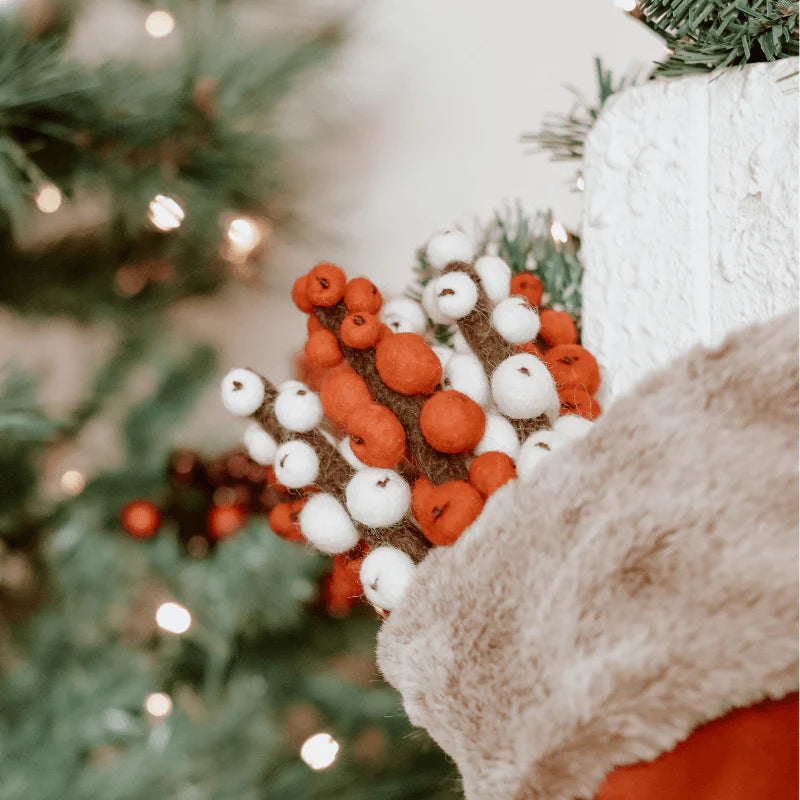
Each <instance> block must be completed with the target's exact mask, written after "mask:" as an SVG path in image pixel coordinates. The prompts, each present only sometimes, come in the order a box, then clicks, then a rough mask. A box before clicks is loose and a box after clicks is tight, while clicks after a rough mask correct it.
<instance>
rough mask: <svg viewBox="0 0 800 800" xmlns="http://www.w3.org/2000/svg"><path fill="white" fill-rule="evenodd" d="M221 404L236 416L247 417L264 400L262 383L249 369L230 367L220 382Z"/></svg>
mask: <svg viewBox="0 0 800 800" xmlns="http://www.w3.org/2000/svg"><path fill="white" fill-rule="evenodd" d="M220 388H221V393H222V404H223V405H224V406H225V408H226V409H228V411H230V413H231V414H235V415H236V416H237V417H249V416H250V415H251V414H254V413H255V412H256V411H257V410H258V409H259V408H260V406H261V404H262V403H263V402H264V384H263V382H262V380H261V378H260V377H259V376H258V375H256V373H255V372H253V371H252V370H249V369H241V368H238V369H232V370H231V371H230V372H229V373H228V374H227V375H226V376H225V377H224V378H223V379H222V384H221V387H220Z"/></svg>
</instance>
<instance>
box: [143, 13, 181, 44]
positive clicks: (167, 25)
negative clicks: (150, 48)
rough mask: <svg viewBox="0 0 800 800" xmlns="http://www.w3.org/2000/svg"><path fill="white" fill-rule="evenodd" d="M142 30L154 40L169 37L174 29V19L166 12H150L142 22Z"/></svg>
mask: <svg viewBox="0 0 800 800" xmlns="http://www.w3.org/2000/svg"><path fill="white" fill-rule="evenodd" d="M144 29H145V30H146V31H147V32H148V33H149V34H150V35H151V36H152V37H153V38H154V39H162V38H163V37H164V36H169V35H170V34H171V33H172V31H173V30H174V29H175V17H173V16H172V14H170V13H169V12H168V11H163V10H161V9H159V10H158V11H151V12H150V13H149V14H148V15H147V19H146V20H145V21H144Z"/></svg>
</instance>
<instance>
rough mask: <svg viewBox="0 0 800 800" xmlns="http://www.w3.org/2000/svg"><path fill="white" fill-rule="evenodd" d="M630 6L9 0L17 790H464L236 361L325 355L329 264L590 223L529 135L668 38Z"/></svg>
mask: <svg viewBox="0 0 800 800" xmlns="http://www.w3.org/2000/svg"><path fill="white" fill-rule="evenodd" d="M621 4H622V6H624V5H625V3H624V0H621ZM618 5H619V4H618ZM618 5H617V6H615V4H614V2H612V0H600V1H598V0H574V1H573V2H571V3H570V4H569V5H568V6H567V5H565V4H563V3H556V2H551V3H530V2H520V1H519V0H498V1H497V2H494V3H491V4H487V3H463V2H456V0H437V1H436V2H430V0H428V2H422V0H406V2H404V3H395V2H389V0H373V2H371V3H369V4H360V3H352V4H348V3H345V2H329V3H322V2H297V1H296V0H295V1H293V2H288V0H287V2H252V3H234V2H230V3H228V2H219V3H211V2H205V1H204V0H184V2H177V1H176V2H169V3H166V2H165V3H163V4H162V3H156V4H153V3H150V2H136V1H135V0H133V1H132V2H117V0H96V2H90V1H89V0H86V1H85V2H70V1H69V0H0V364H2V374H1V375H0V378H2V383H1V384H0V390H1V391H2V395H1V396H0V435H2V452H0V497H2V508H0V537H2V538H0V665H2V671H1V672H0V678H1V680H2V683H0V775H2V776H3V778H2V781H0V784H2V785H0V800H11V799H12V798H21V797H23V796H24V797H26V798H29V797H32V796H34V797H37V798H50V797H53V798H55V797H59V798H83V797H86V798H89V797H92V798H97V797H103V798H141V797H144V796H148V795H152V796H158V797H170V798H173V797H174V798H186V799H187V800H188V799H189V798H217V797H219V798H230V797H237V798H250V797H252V798H263V797H268V798H282V797H286V798H302V797H330V796H332V793H333V792H338V793H339V794H340V796H342V797H346V798H361V797H365V798H366V797H369V798H376V797H386V798H395V797H396V798H414V797H424V798H427V797H449V796H457V794H458V784H457V779H456V777H455V775H454V773H453V771H452V769H451V767H450V765H449V764H448V763H447V761H446V759H445V758H444V756H443V755H442V754H441V753H440V752H439V751H438V750H437V749H436V748H435V747H434V746H432V745H431V744H430V743H429V742H428V740H427V739H426V738H425V737H424V736H423V735H422V734H420V733H418V732H413V730H412V729H411V727H410V726H409V724H408V723H407V721H406V720H405V718H404V716H403V713H402V709H401V707H400V703H399V699H398V697H397V696H396V695H395V693H394V692H393V691H391V690H390V689H389V688H388V687H386V686H385V685H384V684H382V683H381V681H380V679H379V678H378V677H377V675H376V673H375V665H374V659H373V656H372V649H373V646H374V634H375V630H376V627H377V621H376V620H375V619H374V614H373V613H371V612H369V611H368V610H366V609H353V606H354V603H353V597H354V592H355V595H357V594H358V591H357V582H355V580H356V579H355V577H354V575H353V574H351V573H349V572H348V570H347V569H346V567H345V566H344V565H343V564H339V563H337V564H336V565H335V567H333V568H332V565H331V563H330V562H329V561H328V560H325V559H322V558H320V557H319V556H314V555H311V554H310V553H309V552H308V551H307V550H306V549H305V548H304V547H303V545H302V543H297V542H291V541H289V542H286V541H282V540H281V539H279V538H277V537H275V536H273V535H272V534H271V533H270V532H269V530H268V529H267V522H266V520H267V512H268V510H269V508H270V507H271V504H272V505H274V497H273V495H274V493H275V492H276V491H277V490H276V489H275V487H274V486H270V484H269V480H268V476H267V475H266V474H265V472H264V470H263V468H258V467H257V465H254V464H253V463H252V462H249V461H248V459H247V458H246V457H244V456H243V455H242V454H241V453H240V452H239V451H238V450H237V449H236V448H237V446H238V442H239V438H240V435H241V425H240V424H237V422H236V421H235V420H231V419H230V417H229V416H228V415H227V414H225V413H224V412H223V411H222V409H221V408H220V404H219V400H218V389H217V386H218V379H219V377H220V376H221V375H222V374H223V373H224V371H226V370H227V369H228V368H229V367H231V366H234V365H248V366H252V367H253V368H255V369H257V370H259V371H260V372H262V373H263V374H266V375H270V376H271V378H272V379H273V380H274V381H275V382H278V381H280V380H282V379H284V378H287V377H290V376H291V375H292V374H293V370H294V366H293V364H294V362H293V358H294V356H295V354H296V353H297V352H298V351H299V350H300V349H301V348H302V344H303V341H304V339H305V333H306V332H305V325H304V324H303V320H302V317H301V316H300V315H299V314H298V313H297V311H296V309H295V308H294V305H293V304H292V302H291V300H290V297H289V290H290V288H291V285H292V282H293V280H294V279H295V278H296V277H297V276H298V275H299V274H301V273H302V272H305V271H307V270H308V269H309V268H310V267H311V266H313V264H314V263H316V262H317V261H319V260H323V259H324V260H331V261H334V262H336V263H339V264H341V266H342V267H343V268H345V270H346V271H347V272H348V273H349V274H351V275H357V274H360V273H363V274H368V275H369V276H370V278H371V279H372V280H374V281H375V283H376V284H378V286H379V287H380V288H381V289H382V290H384V291H385V293H386V294H392V293H401V292H402V291H403V290H404V289H405V287H406V286H407V285H408V284H409V282H410V281H411V279H412V275H413V267H414V264H415V253H416V251H417V249H418V248H419V247H420V246H421V245H422V244H424V242H425V240H426V239H427V238H428V237H429V236H430V234H431V233H432V232H433V231H435V230H436V229H439V228H442V227H446V226H452V225H454V224H456V225H461V226H463V227H464V228H465V229H467V230H473V229H476V227H479V226H480V225H481V224H485V223H486V222H487V220H491V218H492V215H493V213H494V212H495V211H496V210H497V209H498V208H509V207H512V206H513V204H515V203H517V202H519V203H520V204H521V206H522V208H524V209H525V210H526V211H528V212H530V213H534V212H536V211H546V210H548V209H552V211H553V214H554V215H555V216H554V218H555V220H557V221H558V222H560V223H561V224H562V225H563V226H564V228H565V229H567V230H570V231H575V232H579V228H580V213H581V197H580V191H579V186H578V182H577V180H576V178H577V173H576V169H575V165H574V164H571V165H564V164H559V163H554V162H552V161H550V160H548V158H546V157H545V156H544V155H542V154H541V153H539V154H537V153H535V152H534V151H535V149H536V148H535V147H534V146H533V145H532V144H531V143H530V142H527V143H526V142H525V141H523V138H522V137H523V136H524V134H526V133H530V132H534V131H537V130H539V129H540V128H541V126H542V124H543V121H544V120H545V118H546V117H547V115H548V114H550V113H552V112H559V111H560V112H566V111H568V110H569V108H570V106H571V105H572V103H573V97H572V95H571V94H570V93H569V91H567V89H566V88H565V87H566V86H571V87H574V88H575V90H577V91H578V92H579V93H581V94H583V95H584V96H586V97H587V98H594V97H595V96H596V94H597V78H596V74H595V67H594V64H593V59H594V57H595V56H600V57H601V58H602V60H603V63H604V65H605V66H606V67H607V68H610V69H611V70H612V71H613V72H614V74H615V75H620V76H621V75H624V74H626V73H630V72H631V71H636V69H637V68H638V69H640V70H644V71H645V72H646V71H647V70H648V69H649V68H650V65H651V64H652V62H653V61H654V60H657V59H658V58H660V57H661V56H662V54H663V52H664V45H663V42H662V41H661V40H660V39H659V38H657V37H656V36H655V35H653V34H652V33H651V32H650V31H648V30H647V28H646V27H645V26H644V25H641V24H639V23H638V22H637V21H636V20H635V19H633V18H632V17H631V15H630V14H626V13H623V11H622V10H621V9H620V8H619V7H618ZM565 237H566V234H565ZM565 240H566V239H565ZM354 587H356V588H355V589H354Z"/></svg>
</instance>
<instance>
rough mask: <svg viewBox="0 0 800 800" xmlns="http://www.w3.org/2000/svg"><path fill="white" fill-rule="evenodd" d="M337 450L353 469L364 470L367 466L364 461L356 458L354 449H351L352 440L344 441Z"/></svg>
mask: <svg viewBox="0 0 800 800" xmlns="http://www.w3.org/2000/svg"><path fill="white" fill-rule="evenodd" d="M337 450H338V451H339V454H340V455H341V456H342V458H343V459H344V460H345V461H346V462H347V463H348V464H349V465H350V466H351V467H352V468H353V469H364V467H366V464H365V463H364V462H363V461H359V459H357V458H356V454H355V453H354V452H353V448H352V447H350V439H342V441H341V442H339V444H338V446H337Z"/></svg>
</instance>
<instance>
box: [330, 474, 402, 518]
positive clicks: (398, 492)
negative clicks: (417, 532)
mask: <svg viewBox="0 0 800 800" xmlns="http://www.w3.org/2000/svg"><path fill="white" fill-rule="evenodd" d="M345 503H346V504H347V510H348V511H349V512H350V516H351V517H352V518H353V519H355V520H358V521H359V522H361V523H362V524H364V525H366V526H367V527H368V528H388V527H389V526H391V525H394V524H395V523H396V522H400V520H401V519H403V517H404V516H405V515H406V512H407V511H408V507H409V505H410V504H411V489H410V488H409V486H408V484H407V483H406V482H405V481H404V480H403V479H402V478H401V477H400V476H399V475H398V474H397V473H396V472H394V471H393V470H391V469H378V468H376V467H364V469H362V470H359V471H358V472H357V473H356V474H355V475H354V476H353V477H352V478H351V479H350V482H349V483H348V484H347V488H346V489H345Z"/></svg>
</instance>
